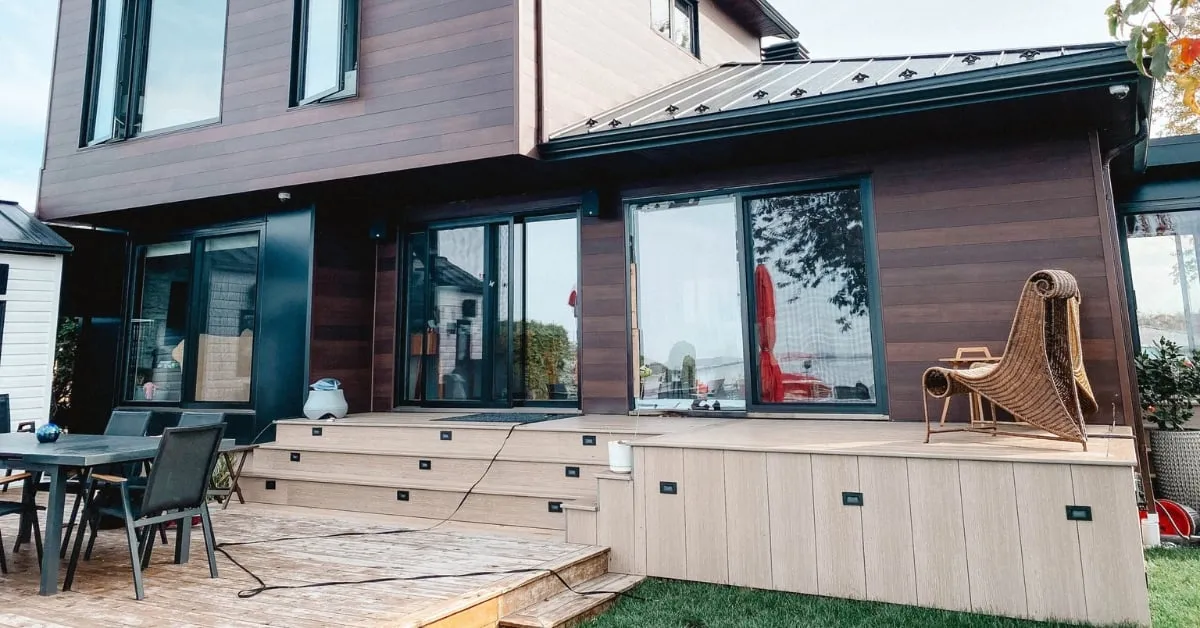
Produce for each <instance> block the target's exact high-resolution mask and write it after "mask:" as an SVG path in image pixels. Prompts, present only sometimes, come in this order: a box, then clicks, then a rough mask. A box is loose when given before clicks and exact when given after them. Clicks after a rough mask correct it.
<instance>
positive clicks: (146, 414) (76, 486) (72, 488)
mask: <svg viewBox="0 0 1200 628" xmlns="http://www.w3.org/2000/svg"><path fill="white" fill-rule="evenodd" d="M150 416H151V412H150V411H149V410H113V412H112V414H110V415H109V417H108V425H106V426H104V435H105V436H145V435H146V430H148V429H149V428H150ZM140 464H141V463H131V464H128V465H107V466H104V467H101V468H98V469H93V470H92V471H91V472H94V473H103V474H108V475H119V476H124V477H131V478H133V477H135V476H136V473H137V471H138V469H139V468H140ZM86 480H87V473H85V474H84V475H83V476H82V477H81V476H79V475H78V474H76V475H75V477H72V478H68V479H67V484H66V492H67V494H69V495H74V496H75V504H74V505H72V506H71V516H70V517H69V518H67V531H66V533H64V534H63V540H62V551H61V553H60V554H59V555H60V557H64V558H65V557H66V555H67V547H69V546H70V543H71V533H72V532H73V531H74V530H75V522H76V521H78V519H79V507H80V502H82V501H83V486H84V484H85V482H86ZM135 484H136V481H135ZM38 490H43V491H48V490H50V482H49V481H45V482H42V483H40V484H39V485H38ZM162 542H163V543H166V542H167V535H166V532H163V534H162Z"/></svg>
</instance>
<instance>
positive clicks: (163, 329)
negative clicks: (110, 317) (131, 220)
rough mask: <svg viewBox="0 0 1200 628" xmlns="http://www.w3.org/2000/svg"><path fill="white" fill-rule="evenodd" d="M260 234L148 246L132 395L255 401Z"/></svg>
mask: <svg viewBox="0 0 1200 628" xmlns="http://www.w3.org/2000/svg"><path fill="white" fill-rule="evenodd" d="M258 269H259V234H258V233H257V232H252V233H239V234H232V235H217V236H211V237H196V238H191V239H186V240H179V241H173V242H163V243H156V244H149V245H145V246H141V247H139V249H138V264H137V270H136V273H137V275H136V281H135V284H134V287H135V295H134V304H133V307H132V316H131V320H130V327H129V333H128V343H127V347H128V349H127V352H126V364H127V367H126V372H125V381H126V384H125V400H126V401H134V402H166V403H188V402H198V403H223V404H230V403H232V404H248V403H250V400H251V394H250V391H251V374H252V365H253V361H254V331H255V323H256V320H257V306H258Z"/></svg>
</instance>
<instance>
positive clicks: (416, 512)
mask: <svg viewBox="0 0 1200 628" xmlns="http://www.w3.org/2000/svg"><path fill="white" fill-rule="evenodd" d="M269 479H270V478H267V477H262V476H249V477H245V478H244V479H243V481H242V491H243V493H244V494H245V497H246V500H247V501H250V502H258V503H266V504H279V505H285V506H303V507H308V508H327V509H331V510H348V511H353V512H370V513H378V514H387V515H400V516H406V517H423V518H428V519H439V520H440V519H444V518H446V517H449V516H450V515H451V513H453V512H454V509H455V507H457V506H458V504H459V502H460V501H461V500H462V496H463V492H457V491H436V490H422V489H398V488H389V487H381V486H361V485H354V484H334V483H326V482H309V481H302V480H282V479H276V480H273V481H274V482H275V489H274V490H267V489H266V482H267V481H268V480H269ZM398 490H407V491H408V501H400V500H398V499H397V495H396V493H397V491H398ZM550 501H552V500H548V499H542V498H536V497H522V496H512V495H487V494H479V493H476V494H472V495H470V496H469V497H467V499H466V501H465V502H464V503H463V505H462V508H460V509H459V511H458V513H457V514H455V515H454V517H453V520H454V521H469V522H473V523H490V524H496V525H509V526H521V527H527V528H546V529H552V530H564V529H566V515H565V514H564V513H562V512H550V511H549V502H550ZM553 501H558V500H553ZM562 501H569V500H567V499H565V498H564V500H562Z"/></svg>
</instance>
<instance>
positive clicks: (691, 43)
mask: <svg viewBox="0 0 1200 628" xmlns="http://www.w3.org/2000/svg"><path fill="white" fill-rule="evenodd" d="M698 18H699V11H698V9H697V4H696V0H650V26H651V27H653V28H654V30H656V31H658V33H659V34H660V35H662V36H663V37H666V38H667V39H670V40H671V41H673V42H675V45H677V46H679V47H680V48H683V49H684V50H686V51H688V52H690V53H692V54H693V55H695V56H697V57H699V56H700V37H699V35H700V25H699V19H698Z"/></svg>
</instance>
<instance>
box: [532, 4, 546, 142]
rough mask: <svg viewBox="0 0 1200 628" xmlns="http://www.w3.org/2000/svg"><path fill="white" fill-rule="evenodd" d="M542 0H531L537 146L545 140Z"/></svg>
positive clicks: (534, 135)
mask: <svg viewBox="0 0 1200 628" xmlns="http://www.w3.org/2000/svg"><path fill="white" fill-rule="evenodd" d="M542 30H543V29H542V0H533V65H534V70H533V72H534V74H533V76H534V85H533V103H534V104H533V108H534V121H533V137H534V141H535V142H536V143H537V145H538V146H540V145H541V144H542V142H545V141H546V139H547V138H546V137H545V131H546V128H545V127H546V115H545V72H544V71H543V69H542Z"/></svg>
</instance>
